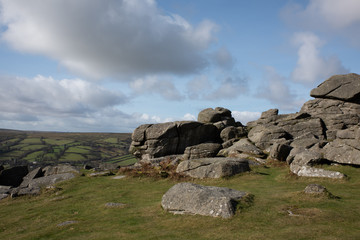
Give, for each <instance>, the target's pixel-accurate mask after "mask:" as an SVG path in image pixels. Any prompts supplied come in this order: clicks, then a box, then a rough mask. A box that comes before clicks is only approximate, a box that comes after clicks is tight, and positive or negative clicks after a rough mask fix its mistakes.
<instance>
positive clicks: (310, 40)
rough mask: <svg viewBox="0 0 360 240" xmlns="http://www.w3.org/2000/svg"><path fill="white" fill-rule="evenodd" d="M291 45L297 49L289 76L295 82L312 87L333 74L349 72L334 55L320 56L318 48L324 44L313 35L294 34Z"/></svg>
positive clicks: (304, 33)
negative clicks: (296, 56)
mask: <svg viewBox="0 0 360 240" xmlns="http://www.w3.org/2000/svg"><path fill="white" fill-rule="evenodd" d="M293 43H294V44H295V45H296V46H297V47H298V48H299V49H298V61H297V64H296V67H295V69H294V71H293V72H292V74H291V78H292V80H294V81H295V82H300V83H303V84H308V85H310V86H313V85H314V84H313V83H316V82H320V81H323V80H325V79H327V78H329V77H330V76H332V75H334V74H344V73H348V72H349V70H348V69H346V68H345V67H344V66H343V65H342V63H341V61H340V60H339V59H338V58H337V57H336V56H335V55H333V56H330V57H324V56H321V54H320V48H321V47H322V45H323V44H324V43H323V42H322V41H321V40H320V38H319V37H317V36H316V35H315V34H314V33H311V32H298V33H295V34H294V37H293Z"/></svg>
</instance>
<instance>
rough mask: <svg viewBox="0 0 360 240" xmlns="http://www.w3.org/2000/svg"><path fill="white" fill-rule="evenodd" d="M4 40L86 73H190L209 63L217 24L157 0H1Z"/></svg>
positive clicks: (105, 74)
mask: <svg viewBox="0 0 360 240" xmlns="http://www.w3.org/2000/svg"><path fill="white" fill-rule="evenodd" d="M0 7H1V12H0V19H1V20H0V21H1V24H2V26H3V29H4V31H3V33H2V36H1V38H2V40H3V41H6V42H7V43H9V44H10V45H11V46H12V47H13V48H15V49H17V50H19V51H21V52H27V53H34V54H42V55H45V56H48V57H51V58H53V59H55V60H57V61H59V62H60V64H61V65H63V66H65V67H67V68H68V69H70V70H72V71H74V72H76V73H80V74H83V75H85V76H87V77H92V78H102V77H107V76H120V75H127V74H157V73H175V74H188V73H194V72H197V71H199V70H201V69H204V68H205V67H206V66H207V65H208V64H209V63H208V61H207V59H206V56H205V51H206V50H207V49H208V47H209V44H211V43H212V42H213V41H214V39H215V38H214V32H215V31H217V26H216V24H214V23H213V22H211V21H207V20H205V21H203V22H201V23H200V24H198V25H197V26H193V25H191V24H190V23H189V22H187V21H186V20H185V19H183V18H182V17H181V16H178V15H175V14H172V15H166V14H164V12H162V11H161V10H160V9H159V8H158V7H157V5H156V2H155V1H152V0H92V1H88V0H76V1H74V0H62V1H42V0H11V1H8V0H0Z"/></svg>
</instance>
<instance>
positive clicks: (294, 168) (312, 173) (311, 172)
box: [290, 164, 345, 179]
mask: <svg viewBox="0 0 360 240" xmlns="http://www.w3.org/2000/svg"><path fill="white" fill-rule="evenodd" d="M290 171H291V172H293V173H295V174H296V175H298V176H300V177H323V178H334V179H342V178H345V175H344V174H342V173H340V172H336V171H329V170H325V169H321V168H314V167H310V166H307V165H294V164H290Z"/></svg>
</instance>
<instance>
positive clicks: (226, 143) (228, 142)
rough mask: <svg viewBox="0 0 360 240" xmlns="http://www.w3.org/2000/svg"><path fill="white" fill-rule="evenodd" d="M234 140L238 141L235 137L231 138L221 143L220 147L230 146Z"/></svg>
mask: <svg viewBox="0 0 360 240" xmlns="http://www.w3.org/2000/svg"><path fill="white" fill-rule="evenodd" d="M236 141H238V140H237V139H231V140H229V141H226V142H224V143H223V144H221V145H222V148H223V149H225V148H229V147H231V146H232V145H233V144H234V143H235V142H236Z"/></svg>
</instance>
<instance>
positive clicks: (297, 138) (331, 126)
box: [130, 73, 360, 178]
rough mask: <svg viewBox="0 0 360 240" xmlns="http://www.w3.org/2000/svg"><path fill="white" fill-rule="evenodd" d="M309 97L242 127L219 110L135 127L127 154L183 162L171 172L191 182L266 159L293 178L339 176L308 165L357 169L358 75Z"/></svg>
mask: <svg viewBox="0 0 360 240" xmlns="http://www.w3.org/2000/svg"><path fill="white" fill-rule="evenodd" d="M310 95H311V96H312V97H314V98H315V99H313V100H310V101H308V102H306V103H305V104H304V105H303V106H302V108H301V110H300V111H299V112H297V113H293V114H279V111H278V109H270V110H268V111H265V112H263V113H262V114H261V117H260V118H259V119H258V120H256V121H253V122H249V123H248V124H247V126H243V125H242V124H241V123H240V122H236V121H235V120H234V118H233V117H232V116H231V111H230V110H228V109H225V108H220V107H218V108H215V109H212V108H208V109H204V110H203V111H201V112H200V113H199V115H198V121H183V122H169V123H161V124H146V125H141V126H139V127H138V128H137V129H135V131H134V132H133V134H132V143H131V146H130V151H131V152H132V153H133V154H134V155H135V156H136V157H138V158H139V159H140V162H143V161H148V162H150V163H152V164H158V163H159V162H160V161H162V160H164V159H165V158H172V159H175V160H176V161H175V162H176V163H178V162H181V161H183V162H182V163H180V164H179V166H178V170H177V171H178V172H182V173H185V174H187V175H189V176H192V177H195V178H204V177H223V176H228V175H233V174H237V173H239V172H243V171H247V170H248V169H249V168H248V166H247V167H246V166H245V165H246V164H257V163H264V162H266V160H267V159H276V160H279V161H286V162H287V163H288V164H289V165H290V170H291V171H292V172H293V173H294V174H296V175H298V176H306V177H327V178H344V177H345V175H344V174H342V173H340V172H335V171H328V170H324V169H320V168H315V167H314V165H315V164H317V163H323V162H330V163H338V164H349V165H360V158H359V156H360V141H359V140H360V129H359V127H360V125H359V124H360V76H359V75H357V74H354V73H351V74H346V75H335V76H332V77H330V78H329V79H328V80H326V81H324V82H323V83H322V84H320V85H319V86H318V87H317V88H315V89H313V90H312V91H311V93H310ZM215 157H217V158H215ZM211 158H214V159H211ZM240 165H241V167H239V166H240ZM220 166H225V167H220ZM215 168H216V169H224V171H222V172H221V170H219V171H218V172H217V173H214V169H215ZM229 169H231V170H229Z"/></svg>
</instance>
